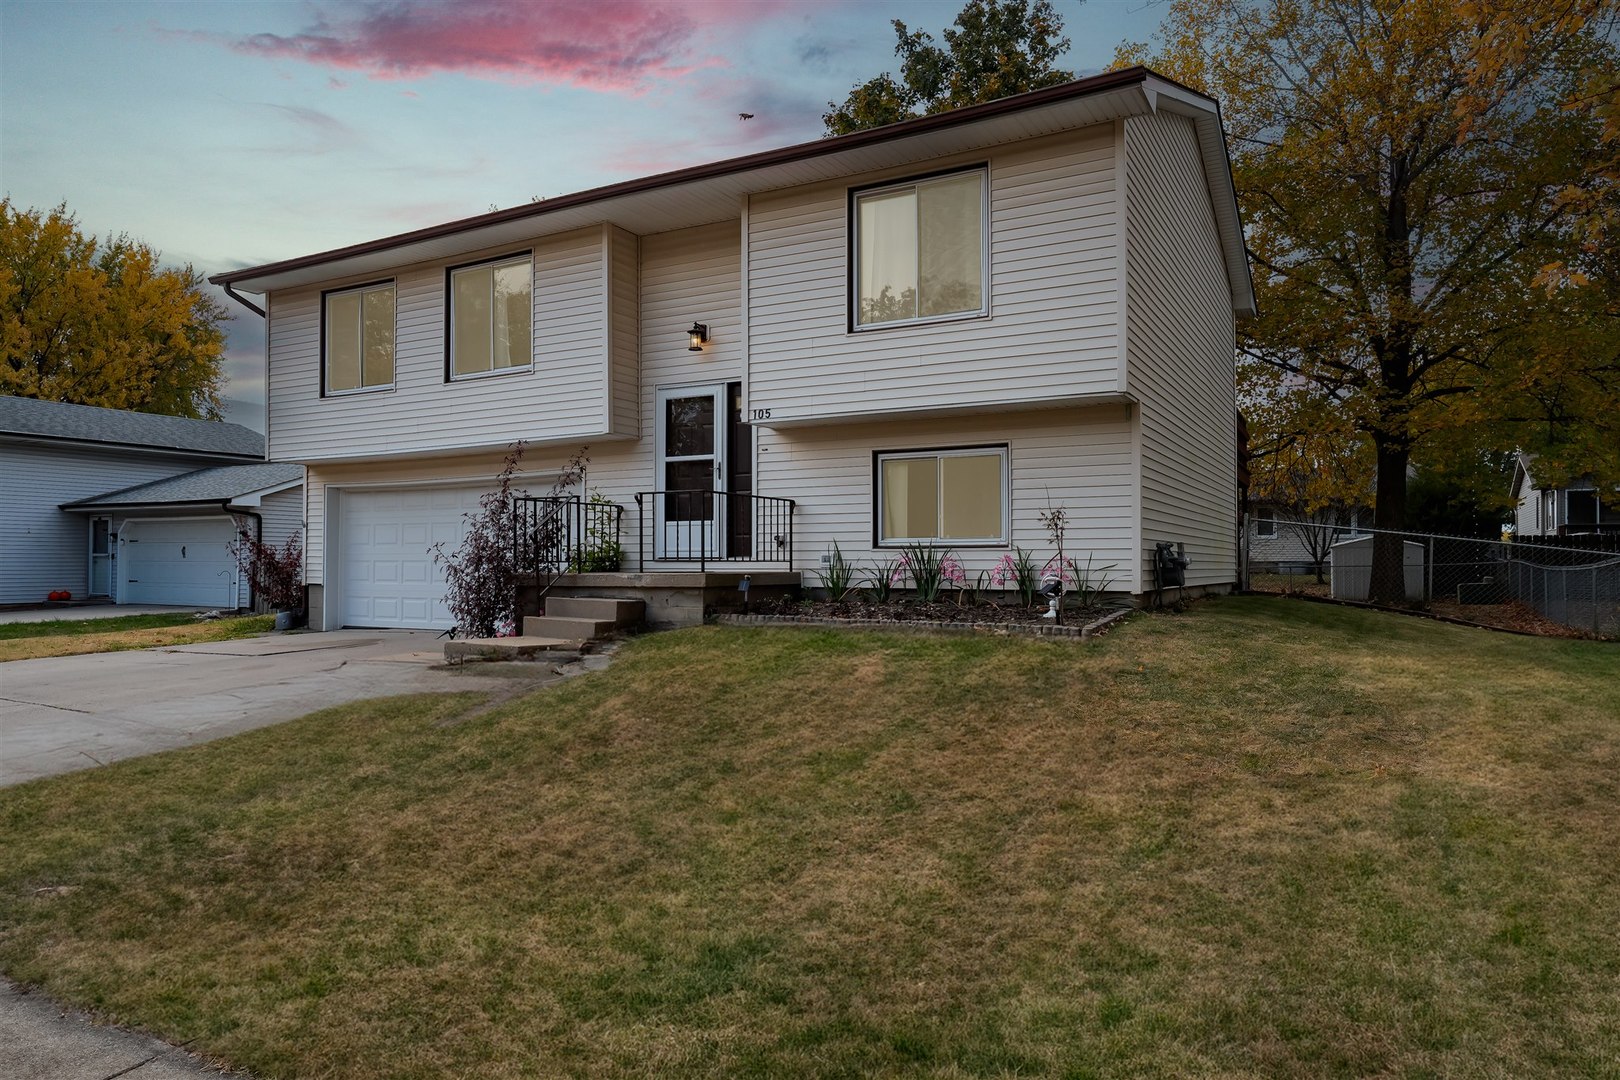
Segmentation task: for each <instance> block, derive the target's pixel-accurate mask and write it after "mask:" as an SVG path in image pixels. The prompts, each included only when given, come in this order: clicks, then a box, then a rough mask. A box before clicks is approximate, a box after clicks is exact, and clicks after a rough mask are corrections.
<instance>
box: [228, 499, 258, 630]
mask: <svg viewBox="0 0 1620 1080" xmlns="http://www.w3.org/2000/svg"><path fill="white" fill-rule="evenodd" d="M219 508H220V509H221V510H223V511H225V512H226V513H227V514H230V515H231V516H232V517H233V518H234V517H235V516H236V515H237V514H241V515H242V516H243V517H250V518H252V519H253V536H254V541H255V542H256V543H258V544H263V543H264V517H263V515H261V514H260V513H259V512H258V511H257V510H232V509H231V504H230V503H229V502H228V501H227V502H222V503H220V504H219ZM236 565H237V566H241V565H242V561H241V560H240V559H238V560H237V562H236ZM258 592H259V591H258V589H256V588H255V587H254V582H253V575H252V574H249V575H248V610H250V611H251V610H253V609H254V608H256V607H258V606H259V595H258Z"/></svg>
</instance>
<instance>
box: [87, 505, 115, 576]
mask: <svg viewBox="0 0 1620 1080" xmlns="http://www.w3.org/2000/svg"><path fill="white" fill-rule="evenodd" d="M112 580H113V579H112V518H106V517H96V518H91V519H90V595H91V596H111V595H112Z"/></svg>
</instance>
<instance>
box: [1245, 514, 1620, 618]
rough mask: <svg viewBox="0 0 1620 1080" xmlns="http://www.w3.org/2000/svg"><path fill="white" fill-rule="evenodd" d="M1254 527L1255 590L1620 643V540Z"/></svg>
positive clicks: (1249, 568) (1250, 583)
mask: <svg viewBox="0 0 1620 1080" xmlns="http://www.w3.org/2000/svg"><path fill="white" fill-rule="evenodd" d="M1268 525H1270V526H1271V529H1270V531H1269V532H1268V533H1267V534H1264V535H1261V534H1259V533H1257V532H1256V531H1255V527H1254V525H1253V524H1252V523H1251V524H1250V525H1249V528H1248V530H1247V532H1246V535H1245V545H1244V548H1245V550H1244V555H1245V582H1246V585H1247V587H1248V588H1249V589H1251V590H1254V591H1256V592H1283V593H1302V594H1307V595H1318V596H1329V597H1333V598H1335V599H1340V600H1363V601H1365V600H1373V601H1375V602H1386V603H1388V602H1393V603H1405V604H1411V605H1416V606H1421V607H1424V608H1427V609H1429V610H1431V611H1435V612H1437V613H1439V614H1444V615H1450V616H1453V617H1456V618H1462V619H1467V620H1469V621H1472V622H1480V623H1488V624H1491V625H1497V626H1508V627H1512V628H1515V629H1526V630H1537V631H1542V632H1552V633H1570V632H1576V633H1585V634H1594V635H1599V636H1602V637H1615V636H1620V536H1614V535H1609V536H1595V537H1590V538H1588V537H1520V538H1511V537H1508V538H1492V539H1479V538H1468V537H1461V536H1436V535H1433V534H1429V533H1410V532H1388V531H1380V530H1374V529H1361V528H1352V527H1346V526H1332V525H1322V524H1318V523H1315V522H1305V521H1284V520H1280V519H1279V520H1277V521H1275V522H1274V523H1271V522H1268Z"/></svg>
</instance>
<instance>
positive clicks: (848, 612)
mask: <svg viewBox="0 0 1620 1080" xmlns="http://www.w3.org/2000/svg"><path fill="white" fill-rule="evenodd" d="M749 610H750V611H751V612H753V613H754V614H756V615H790V616H811V617H814V618H820V619H859V620H862V621H864V622H891V623H914V622H926V623H971V624H975V625H979V626H1015V625H1016V626H1050V625H1052V620H1051V619H1043V618H1041V614H1042V613H1043V612H1044V611H1045V610H1046V605H1045V604H1044V603H1043V604H1042V605H1040V606H1039V607H1031V608H1026V607H1024V606H1023V605H1021V604H1019V603H1018V602H1017V601H1016V600H1014V601H1013V602H1012V603H1009V604H998V603H994V602H987V601H980V602H978V603H972V602H970V603H965V604H958V603H956V602H955V601H954V600H936V601H934V602H933V603H927V602H924V601H922V600H912V599H899V600H886V601H883V602H881V603H879V602H878V601H875V600H867V599H855V598H849V599H844V600H773V601H767V602H765V603H763V604H755V605H753V606H752V607H751V608H750V609H749ZM1113 610H1115V609H1113V608H1077V607H1065V608H1064V609H1063V625H1065V626H1084V625H1086V624H1087V623H1089V622H1092V621H1094V620H1096V619H1100V618H1102V617H1103V616H1104V615H1107V614H1108V613H1109V612H1110V611H1113Z"/></svg>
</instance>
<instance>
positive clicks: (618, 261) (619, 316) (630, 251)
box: [603, 225, 641, 439]
mask: <svg viewBox="0 0 1620 1080" xmlns="http://www.w3.org/2000/svg"><path fill="white" fill-rule="evenodd" d="M603 229H604V230H605V231H606V233H607V249H608V256H609V259H608V272H607V275H606V277H607V288H608V325H609V327H610V332H611V333H612V338H611V343H612V351H611V358H610V362H611V367H610V369H609V374H610V377H611V383H612V385H611V389H610V393H609V399H608V402H607V407H608V409H609V416H608V424H607V428H608V430H609V431H611V432H613V434H615V435H623V436H626V437H627V438H632V439H633V438H637V437H639V436H640V434H641V392H640V391H641V377H640V373H641V358H640V356H639V355H638V349H637V337H638V335H639V333H640V330H641V244H640V241H639V240H638V239H637V237H636V235H635V234H634V233H630V232H626V231H625V230H623V229H620V228H618V227H616V226H613V225H604V226H603Z"/></svg>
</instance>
